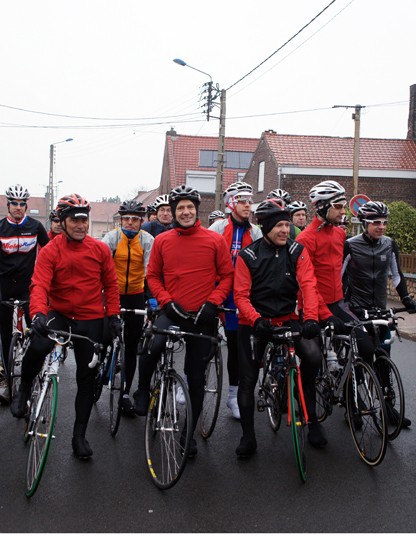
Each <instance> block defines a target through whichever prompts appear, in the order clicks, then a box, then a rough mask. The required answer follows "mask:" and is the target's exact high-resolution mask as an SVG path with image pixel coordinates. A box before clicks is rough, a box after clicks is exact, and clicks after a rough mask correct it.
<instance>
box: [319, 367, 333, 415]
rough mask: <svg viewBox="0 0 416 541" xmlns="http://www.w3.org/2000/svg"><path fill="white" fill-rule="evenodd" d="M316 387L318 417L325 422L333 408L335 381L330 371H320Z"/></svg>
mask: <svg viewBox="0 0 416 541" xmlns="http://www.w3.org/2000/svg"><path fill="white" fill-rule="evenodd" d="M315 389H316V418H317V421H318V423H323V422H324V421H325V419H327V418H328V417H329V416H330V415H331V414H332V410H333V382H332V381H331V376H330V375H329V373H328V372H326V371H324V370H323V367H322V368H321V370H320V371H319V373H318V375H317V377H316V378H315Z"/></svg>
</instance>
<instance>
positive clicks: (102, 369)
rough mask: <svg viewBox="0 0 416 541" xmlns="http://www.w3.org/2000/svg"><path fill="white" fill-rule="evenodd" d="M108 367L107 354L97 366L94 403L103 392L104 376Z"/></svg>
mask: <svg viewBox="0 0 416 541" xmlns="http://www.w3.org/2000/svg"><path fill="white" fill-rule="evenodd" d="M106 369H107V355H106V356H105V358H104V359H102V360H101V361H100V363H99V365H98V367H97V372H96V373H95V378H94V403H97V402H98V401H99V400H100V398H101V394H102V392H103V387H104V377H105V373H106Z"/></svg>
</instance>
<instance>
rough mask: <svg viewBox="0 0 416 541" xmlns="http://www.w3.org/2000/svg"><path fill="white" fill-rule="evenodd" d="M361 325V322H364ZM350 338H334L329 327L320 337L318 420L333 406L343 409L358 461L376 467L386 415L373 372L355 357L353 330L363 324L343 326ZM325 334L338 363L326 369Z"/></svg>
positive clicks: (380, 457) (382, 450)
mask: <svg viewBox="0 0 416 541" xmlns="http://www.w3.org/2000/svg"><path fill="white" fill-rule="evenodd" d="M364 323H365V322H364ZM345 325H346V326H347V327H348V328H350V330H351V334H350V335H334V331H333V326H332V325H331V326H330V328H329V329H327V330H323V331H322V334H321V348H322V352H323V355H322V368H321V370H320V372H319V374H318V376H317V378H316V407H317V416H318V421H319V422H323V421H324V420H325V419H326V418H327V417H328V416H329V415H331V414H332V412H333V408H334V406H335V405H338V406H341V407H344V408H346V418H347V420H348V424H349V427H350V431H351V435H352V438H353V441H354V444H355V447H356V449H357V451H358V454H359V456H360V458H361V459H362V460H363V461H364V462H365V463H366V464H368V465H369V466H377V465H378V464H380V463H381V462H382V461H383V459H384V456H385V454H386V449H387V439H388V430H387V412H386V405H385V402H384V397H383V392H382V390H381V388H380V384H379V382H378V378H377V376H376V374H375V372H374V370H373V369H372V368H371V367H370V366H369V365H368V364H367V363H366V362H364V361H363V360H362V359H361V357H360V356H359V352H358V345H357V335H356V332H357V329H358V328H362V326H363V322H361V321H353V322H349V323H345ZM325 333H327V334H329V338H330V342H329V343H330V346H329V347H330V348H333V349H334V351H335V353H336V355H337V358H338V363H336V366H335V369H331V370H330V369H329V368H328V361H327V356H328V351H327V345H326V340H325Z"/></svg>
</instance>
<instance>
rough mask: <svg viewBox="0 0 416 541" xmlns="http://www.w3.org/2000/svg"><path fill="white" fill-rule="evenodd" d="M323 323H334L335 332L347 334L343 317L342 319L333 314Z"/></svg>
mask: <svg viewBox="0 0 416 541" xmlns="http://www.w3.org/2000/svg"><path fill="white" fill-rule="evenodd" d="M323 323H324V324H325V325H328V324H329V323H332V324H333V326H334V333H335V334H347V332H346V329H345V324H344V322H343V321H342V319H340V318H339V317H337V316H331V317H329V318H328V319H327V320H325V321H324V322H323Z"/></svg>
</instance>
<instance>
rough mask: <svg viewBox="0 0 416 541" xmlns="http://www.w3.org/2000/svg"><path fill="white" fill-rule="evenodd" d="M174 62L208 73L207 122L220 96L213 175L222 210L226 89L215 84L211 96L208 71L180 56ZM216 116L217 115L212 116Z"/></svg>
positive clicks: (217, 207)
mask: <svg viewBox="0 0 416 541" xmlns="http://www.w3.org/2000/svg"><path fill="white" fill-rule="evenodd" d="M173 61H174V62H175V63H176V64H179V65H180V66H187V67H188V68H191V69H193V70H195V71H199V73H203V74H204V75H208V77H209V79H210V80H209V82H208V83H206V84H207V86H208V93H207V110H206V113H207V120H208V122H209V119H210V113H211V111H212V107H213V104H214V100H215V99H216V98H217V97H218V95H219V96H220V116H219V121H220V125H219V134H218V153H217V172H216V177H215V208H216V209H217V210H223V200H222V192H223V179H224V156H225V150H224V147H225V110H226V91H225V90H224V89H223V90H219V88H218V85H216V94H215V96H214V97H213V96H212V86H213V84H212V77H211V75H210V74H209V73H207V72H205V71H202V70H200V69H198V68H194V67H193V66H190V65H189V64H187V63H186V62H185V61H184V60H181V59H180V58H174V60H173ZM214 118H218V117H214Z"/></svg>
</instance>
